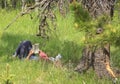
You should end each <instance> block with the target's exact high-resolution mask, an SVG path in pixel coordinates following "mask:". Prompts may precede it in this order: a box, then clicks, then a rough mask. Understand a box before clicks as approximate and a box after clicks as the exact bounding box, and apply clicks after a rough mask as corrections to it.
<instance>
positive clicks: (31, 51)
mask: <svg viewBox="0 0 120 84" xmlns="http://www.w3.org/2000/svg"><path fill="white" fill-rule="evenodd" d="M33 53H34V51H33V50H30V52H29V54H28V56H27V57H26V59H27V60H29V59H30V57H31V55H32V54H33Z"/></svg>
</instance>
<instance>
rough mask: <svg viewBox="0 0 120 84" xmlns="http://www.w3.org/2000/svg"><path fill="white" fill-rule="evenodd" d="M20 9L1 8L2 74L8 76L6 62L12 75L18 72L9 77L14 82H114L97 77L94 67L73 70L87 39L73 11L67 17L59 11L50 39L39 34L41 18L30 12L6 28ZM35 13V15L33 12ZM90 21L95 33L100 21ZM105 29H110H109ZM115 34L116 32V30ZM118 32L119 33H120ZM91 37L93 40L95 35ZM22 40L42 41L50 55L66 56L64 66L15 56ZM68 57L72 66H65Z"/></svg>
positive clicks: (63, 60) (88, 83)
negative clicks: (78, 25) (82, 70)
mask: <svg viewBox="0 0 120 84" xmlns="http://www.w3.org/2000/svg"><path fill="white" fill-rule="evenodd" d="M18 13H19V11H11V12H10V11H7V12H6V11H5V10H0V19H1V21H0V23H1V24H0V63H1V64H0V69H1V70H0V75H2V74H3V76H4V77H5V75H4V74H6V73H3V72H4V71H5V69H4V68H5V67H6V63H9V65H10V70H9V71H10V73H9V77H10V75H12V74H14V75H15V76H14V77H13V78H12V79H10V81H12V82H14V83H15V84H84V83H86V84H112V83H111V81H110V80H106V79H101V80H98V79H97V77H96V75H95V74H94V72H93V71H91V70H90V71H88V72H87V73H86V74H78V73H76V72H74V63H78V61H79V58H80V57H81V52H82V48H83V46H84V42H85V41H84V40H85V39H84V36H85V32H84V31H82V32H80V31H79V28H76V27H74V16H73V12H72V13H71V12H70V13H69V14H68V15H67V16H66V17H61V16H60V15H59V14H57V17H58V18H57V29H56V30H55V31H54V30H51V32H50V33H49V36H50V39H49V40H44V39H42V38H40V37H37V36H36V31H37V28H38V25H39V21H38V20H36V18H33V20H31V19H30V18H29V15H25V16H23V17H21V18H19V19H18V20H17V21H16V22H15V23H14V24H13V25H11V26H10V28H9V29H8V30H6V31H5V30H4V28H5V26H6V25H7V24H8V23H9V22H10V21H11V20H12V19H13V18H14V17H15V16H16V14H18ZM32 15H33V16H36V14H34V13H33V14H32ZM115 21H116V20H115ZM80 24H81V23H80ZM89 24H90V25H92V26H89V29H90V30H89V31H91V33H95V29H96V27H95V26H96V24H98V23H97V21H95V20H94V21H90V22H89ZM89 24H86V25H89ZM110 25H111V24H110ZM110 25H106V28H110ZM114 25H115V26H116V27H118V26H119V25H117V23H114ZM114 25H112V27H114ZM80 27H81V26H80ZM116 27H115V28H116ZM50 28H51V27H50ZM118 28H119V27H118ZM51 29H52V28H51ZM106 32H108V33H109V31H106ZM113 33H114V32H113ZM89 34H90V33H89ZM114 34H115V35H116V33H114ZM117 34H118V35H119V33H117ZM90 35H91V34H90ZM107 36H109V34H108V35H106V37H107ZM111 36H112V35H111ZM89 39H90V37H89ZM91 39H93V40H94V38H91ZM22 40H31V41H32V43H40V49H42V50H43V51H45V52H46V53H47V54H48V56H53V57H54V56H56V55H57V54H58V53H60V54H61V55H62V56H63V58H62V63H63V67H62V68H56V67H55V66H54V65H53V64H52V63H51V62H48V63H46V62H44V61H25V60H19V59H14V58H12V57H11V56H12V54H13V52H14V51H15V49H16V48H17V46H18V44H19V42H20V41H22ZM87 41H89V40H87ZM113 51H116V49H114V50H113ZM116 52H117V54H116V53H115V52H112V53H111V54H112V56H113V57H112V58H111V59H113V62H115V61H116V62H117V63H119V59H117V58H119V52H118V51H116ZM114 57H115V58H114ZM69 60H71V61H72V63H73V65H71V66H72V68H70V69H68V68H67V67H66V66H67V63H68V61H69ZM64 62H66V63H64ZM117 63H115V64H114V66H119V64H118V65H117ZM5 72H6V71H5ZM11 73H12V74H11ZM7 79H8V78H7V77H5V81H6V80H7ZM68 80H69V81H68ZM2 81H3V80H2ZM0 83H1V81H0Z"/></svg>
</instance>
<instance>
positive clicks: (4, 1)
mask: <svg viewBox="0 0 120 84" xmlns="http://www.w3.org/2000/svg"><path fill="white" fill-rule="evenodd" d="M1 7H2V8H6V7H7V1H6V0H1Z"/></svg>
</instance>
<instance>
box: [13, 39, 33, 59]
mask: <svg viewBox="0 0 120 84" xmlns="http://www.w3.org/2000/svg"><path fill="white" fill-rule="evenodd" d="M31 49H32V44H31V42H30V41H22V42H21V43H20V44H19V46H18V48H17V49H16V51H15V56H18V58H19V59H22V58H26V57H27V56H28V54H29V51H30V50H31Z"/></svg>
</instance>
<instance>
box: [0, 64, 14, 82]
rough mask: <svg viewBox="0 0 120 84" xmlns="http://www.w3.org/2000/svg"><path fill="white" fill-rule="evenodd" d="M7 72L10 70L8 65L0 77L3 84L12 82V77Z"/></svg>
mask: <svg viewBox="0 0 120 84" xmlns="http://www.w3.org/2000/svg"><path fill="white" fill-rule="evenodd" d="M9 70H10V66H9V64H7V65H6V70H5V71H4V73H3V74H2V75H0V79H1V80H2V81H3V83H4V84H13V82H12V81H11V80H12V78H13V76H14V75H13V74H10V73H9V72H10V71H9Z"/></svg>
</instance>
